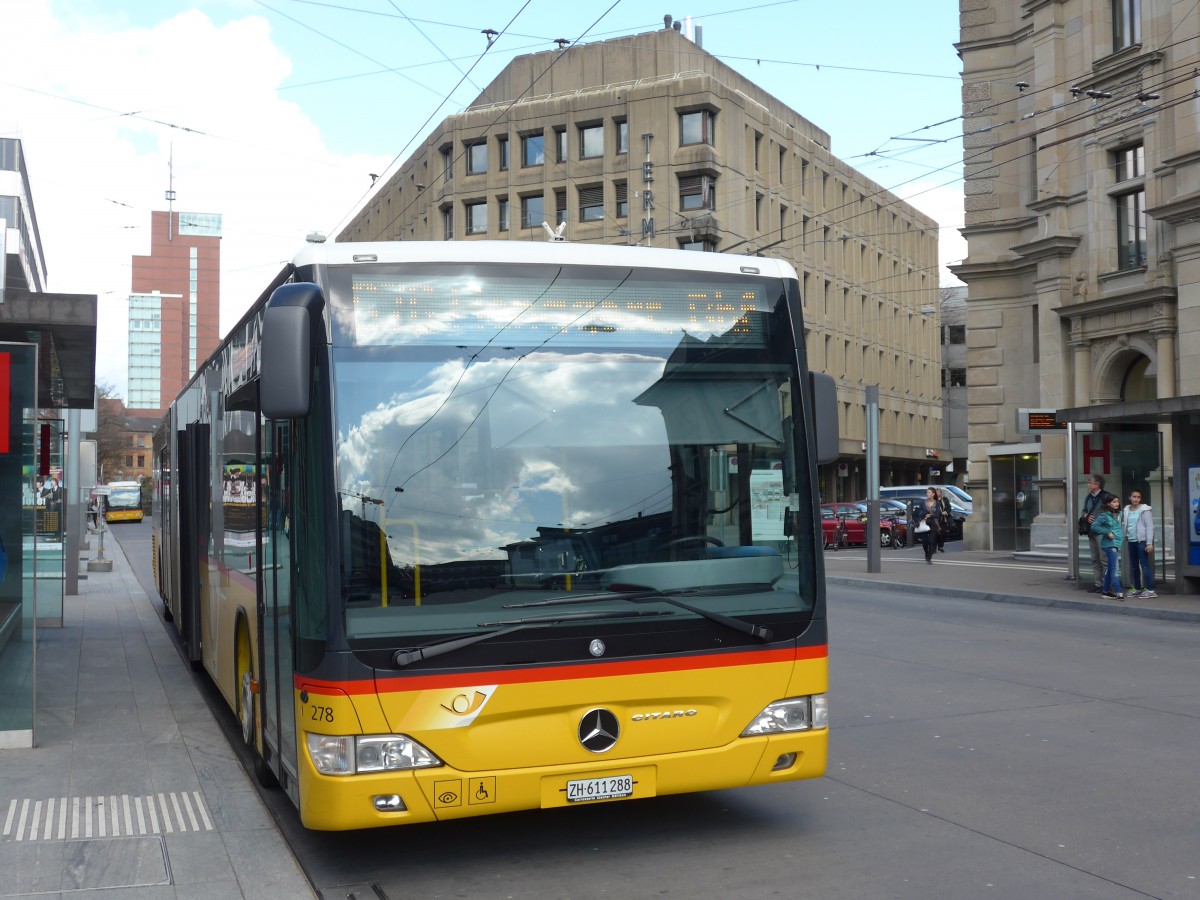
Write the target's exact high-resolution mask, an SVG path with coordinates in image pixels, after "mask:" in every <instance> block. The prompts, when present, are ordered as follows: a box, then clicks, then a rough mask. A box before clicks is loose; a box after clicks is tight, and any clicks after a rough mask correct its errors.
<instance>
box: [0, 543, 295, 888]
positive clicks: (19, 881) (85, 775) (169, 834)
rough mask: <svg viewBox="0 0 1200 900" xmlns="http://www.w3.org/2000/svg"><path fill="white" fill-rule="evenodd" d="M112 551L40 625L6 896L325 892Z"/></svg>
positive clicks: (15, 758)
mask: <svg viewBox="0 0 1200 900" xmlns="http://www.w3.org/2000/svg"><path fill="white" fill-rule="evenodd" d="M92 543H93V544H96V543H97V542H96V541H95V539H93V541H92ZM87 555H88V556H89V557H90V558H94V557H95V555H96V550H95V549H94V548H93V549H92V550H91V551H88V552H87ZM105 557H106V558H108V559H111V560H112V562H113V566H112V571H111V572H87V573H86V574H87V575H88V577H87V579H86V580H80V582H79V589H80V594H79V595H78V596H74V597H67V598H65V601H64V604H63V627H62V628H45V629H41V630H39V632H38V648H37V654H38V656H37V672H36V679H37V689H36V697H37V718H36V723H35V740H36V742H37V746H36V747H34V748H33V749H31V750H0V897H25V896H35V895H36V896H37V897H39V898H47V897H49V898H87V897H91V898H101V897H102V898H104V900H158V898H162V900H168V898H171V900H228V898H231V897H243V898H247V900H263V898H266V900H270V898H280V900H296V898H304V897H315V896H316V894H315V893H314V892H313V890H312V888H311V886H310V885H309V883H308V880H307V879H306V878H305V876H304V873H303V872H302V871H301V869H300V866H299V865H298V864H297V862H296V860H295V858H294V857H293V856H292V853H291V850H290V849H289V848H288V846H287V844H286V843H285V842H284V840H283V838H282V836H281V835H280V833H279V831H278V829H277V827H276V825H275V822H274V820H273V819H272V818H271V816H270V814H269V813H268V812H267V809H266V807H265V806H264V805H263V803H262V800H261V799H260V797H259V796H258V793H257V792H256V790H255V788H254V786H253V785H252V784H251V782H250V779H249V778H248V776H247V775H246V773H245V770H244V769H242V767H241V765H240V764H239V762H238V760H237V757H236V756H235V755H234V753H233V750H232V749H231V748H230V746H229V743H228V741H227V740H226V738H225V736H224V734H223V733H222V731H221V729H220V728H219V726H218V725H217V722H216V720H215V719H214V718H213V715H212V713H211V712H210V711H209V709H208V707H207V705H206V704H205V701H204V699H203V698H202V696H201V694H200V692H199V689H198V688H197V686H196V685H195V683H194V681H193V676H192V673H191V671H190V670H189V668H188V666H187V664H186V663H185V662H184V661H183V660H182V659H181V658H180V655H179V653H178V651H177V650H176V648H175V645H174V643H173V642H172V640H171V638H170V637H169V636H168V634H167V632H166V629H165V627H164V625H163V623H162V621H161V619H160V617H159V613H158V611H157V606H156V605H155V604H152V603H151V601H150V599H149V598H148V597H147V596H146V593H145V591H143V590H142V588H141V586H140V585H139V583H138V580H137V578H136V577H135V575H134V574H133V571H132V570H131V569H130V566H129V563H128V562H127V561H126V559H125V555H124V553H123V552H122V550H121V546H120V544H118V543H117V542H116V541H114V540H109V541H107V546H106V547H105ZM81 568H86V567H84V566H83V565H82V563H81Z"/></svg>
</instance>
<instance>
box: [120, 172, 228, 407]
mask: <svg viewBox="0 0 1200 900" xmlns="http://www.w3.org/2000/svg"><path fill="white" fill-rule="evenodd" d="M173 193H174V192H173V191H168V192H167V199H168V200H173V199H174V196H173ZM220 303H221V216H220V215H219V214H215V213H194V212H175V211H173V210H171V209H168V210H166V211H165V212H164V211H155V212H152V213H151V214H150V255H149V256H134V257H133V290H132V293H131V294H130V295H129V389H128V390H129V393H128V398H127V403H126V405H127V407H128V408H129V409H130V410H156V411H161V410H163V409H165V408H166V407H167V406H168V405H169V404H170V403H171V401H172V400H174V399H175V396H176V395H177V394H178V393H179V391H180V390H181V389H182V388H183V386H184V385H185V384H187V382H188V380H189V379H190V378H191V377H192V375H193V373H194V372H195V371H196V365H197V363H198V362H200V361H202V360H204V359H205V358H207V357H208V355H209V354H210V353H212V351H213V350H215V349H216V346H217V343H218V340H219V336H220V331H219V316H220Z"/></svg>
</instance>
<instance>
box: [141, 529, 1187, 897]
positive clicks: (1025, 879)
mask: <svg viewBox="0 0 1200 900" xmlns="http://www.w3.org/2000/svg"><path fill="white" fill-rule="evenodd" d="M130 536H131V537H132V532H130ZM142 546H146V547H148V545H145V544H143V543H142V542H134V541H131V542H130V543H129V545H128V549H129V551H130V560H131V562H132V563H133V565H134V568H135V570H136V571H138V572H139V575H141V574H142V572H143V570H148V556H147V557H146V559H144V560H143V559H139V558H138V552H137V550H138V548H139V547H142ZM147 573H148V572H147ZM143 580H144V581H145V580H146V579H143ZM830 631H831V677H832V690H831V695H830V696H831V709H832V719H833V732H832V734H831V761H830V767H829V772H828V774H827V776H826V777H825V778H824V779H821V780H819V781H815V782H802V783H793V784H786V785H779V786H772V787H762V788H748V789H742V790H731V791H722V792H717V793H711V794H704V795H693V796H685V797H666V798H659V799H655V800H649V801H637V802H628V803H611V804H604V805H596V806H588V807H582V808H570V809H563V810H553V811H546V812H537V813H522V814H516V815H509V816H496V817H489V818H483V819H475V820H466V821H461V822H452V823H447V824H439V825H431V826H415V827H412V828H407V829H395V830H389V831H369V832H357V833H352V834H324V833H316V832H306V831H304V830H303V829H302V828H300V827H299V825H298V822H297V820H296V817H295V814H294V812H293V811H291V808H290V806H288V804H287V801H286V798H283V796H282V795H281V794H280V793H279V792H274V793H273V794H271V795H269V796H268V801H269V804H270V805H271V806H272V809H273V810H275V811H276V815H277V818H278V820H279V822H280V824H281V827H282V828H283V830H284V833H285V835H286V837H287V839H288V840H289V842H290V843H291V846H292V847H293V849H294V851H295V852H296V854H297V856H298V858H299V859H300V860H301V863H302V865H304V867H305V869H306V871H307V872H308V874H309V876H310V878H311V879H312V881H313V883H314V885H315V886H316V887H317V889H318V890H319V891H320V892H321V894H322V896H324V897H326V898H335V897H336V898H343V897H345V898H350V897H353V898H373V900H400V898H439V897H471V898H509V897H513V898H650V897H672V896H675V897H686V898H689V900H690V898H759V897H763V898H765V897H822V898H826V897H845V898H876V897H888V898H921V900H933V898H955V900H957V898H973V897H996V898H1005V900H1010V898H1056V900H1057V898H1076V897H1079V898H1083V897H1087V898H1110V897H1111V898H1127V897H1164V898H1165V897H1200V789H1198V787H1197V785H1198V784H1200V779H1198V778H1197V775H1196V769H1197V762H1196V760H1197V756H1198V754H1200V628H1198V627H1197V626H1195V625H1190V624H1182V623H1171V622H1162V621H1158V620H1153V619H1131V618H1128V617H1123V616H1106V615H1099V614H1094V613H1086V612H1077V611H1064V610H1055V609H1047V608H1031V607H1023V606H1011V605H1006V604H997V603H981V602H978V601H969V600H959V599H954V598H942V597H928V596H923V595H921V594H919V593H908V594H899V595H898V594H892V593H882V592H870V591H861V592H859V591H852V590H847V589H842V588H835V589H832V590H831V592H830ZM181 665H182V663H181ZM226 718H227V719H228V720H229V725H230V729H231V734H235V733H236V732H235V731H234V729H236V723H234V722H233V721H232V716H231V715H228V714H226Z"/></svg>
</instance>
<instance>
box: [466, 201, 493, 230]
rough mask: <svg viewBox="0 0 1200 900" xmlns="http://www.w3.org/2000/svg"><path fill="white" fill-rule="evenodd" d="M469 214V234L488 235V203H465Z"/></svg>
mask: <svg viewBox="0 0 1200 900" xmlns="http://www.w3.org/2000/svg"><path fill="white" fill-rule="evenodd" d="M463 210H464V212H466V214H467V234H487V201H486V200H480V201H478V202H475V203H464V204H463Z"/></svg>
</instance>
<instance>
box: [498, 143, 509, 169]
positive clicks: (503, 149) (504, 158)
mask: <svg viewBox="0 0 1200 900" xmlns="http://www.w3.org/2000/svg"><path fill="white" fill-rule="evenodd" d="M496 162H497V163H498V164H499V166H500V171H501V172H507V171H508V137H507V136H505V135H501V136H500V137H498V138H496Z"/></svg>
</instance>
